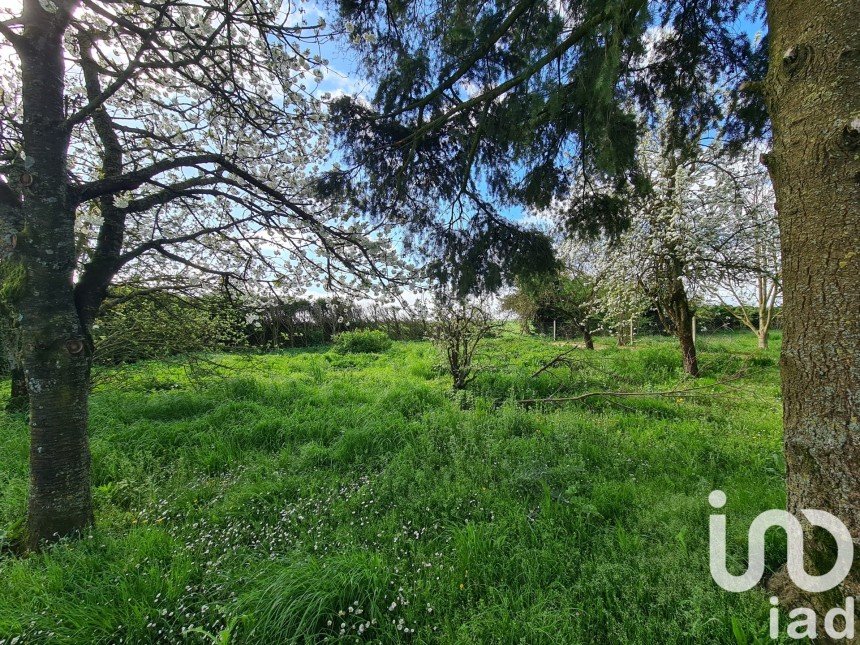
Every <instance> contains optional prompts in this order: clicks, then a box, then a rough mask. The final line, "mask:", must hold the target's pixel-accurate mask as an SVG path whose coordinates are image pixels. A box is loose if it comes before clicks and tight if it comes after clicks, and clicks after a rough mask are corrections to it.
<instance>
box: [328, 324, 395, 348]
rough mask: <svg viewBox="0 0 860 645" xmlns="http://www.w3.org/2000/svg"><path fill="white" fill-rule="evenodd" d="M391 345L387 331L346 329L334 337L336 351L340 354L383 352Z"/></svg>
mask: <svg viewBox="0 0 860 645" xmlns="http://www.w3.org/2000/svg"><path fill="white" fill-rule="evenodd" d="M390 347H391V339H390V338H389V337H388V336H387V335H386V334H385V332H382V331H377V330H371V329H362V330H358V331H345V332H342V333H340V334H338V335H337V336H335V337H334V347H333V349H334V351H336V352H337V353H338V354H362V353H381V352H384V351H386V350H387V349H389V348H390Z"/></svg>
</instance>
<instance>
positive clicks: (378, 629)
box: [0, 335, 785, 644]
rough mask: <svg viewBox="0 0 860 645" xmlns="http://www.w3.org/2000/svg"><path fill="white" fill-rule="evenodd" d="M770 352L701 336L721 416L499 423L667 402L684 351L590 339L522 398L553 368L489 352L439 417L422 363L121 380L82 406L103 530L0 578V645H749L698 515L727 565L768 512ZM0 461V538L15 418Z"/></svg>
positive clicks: (683, 404) (328, 364)
mask: <svg viewBox="0 0 860 645" xmlns="http://www.w3.org/2000/svg"><path fill="white" fill-rule="evenodd" d="M778 346H779V342H778V338H777V339H776V340H775V342H773V343H772V349H770V350H768V351H766V352H763V353H762V352H758V351H756V350H755V348H754V347H755V344H754V338H753V337H752V335H715V336H705V337H703V338H701V340H700V351H701V363H702V367H703V372H704V376H703V378H702V379H700V383H702V384H712V383H714V382H716V381H717V380H719V379H722V378H725V377H727V376H728V375H731V374H734V373H736V372H737V371H738V370H741V369H745V370H746V371H745V372H744V373H743V376H741V377H740V378H739V379H737V380H735V381H733V382H732V384H731V385H732V387H731V388H730V389H727V390H726V391H725V392H724V394H723V395H720V396H710V395H708V396H702V397H698V398H683V397H638V398H627V399H623V400H618V401H613V400H609V399H601V398H596V399H589V400H588V401H584V402H581V403H574V404H568V405H565V406H544V407H537V408H529V409H523V408H522V407H521V406H518V405H517V404H516V403H515V402H514V400H513V399H517V398H536V397H546V396H552V395H556V396H564V395H572V394H577V393H581V392H585V391H592V390H607V389H608V390H629V391H642V390H661V389H673V388H674V387H677V386H678V385H679V383H681V386H682V387H683V386H685V385H686V384H685V383H683V382H682V379H681V374H680V368H681V365H680V358H679V356H678V352H677V349H676V347H675V345H674V343H673V342H672V341H671V340H670V339H656V338H655V339H647V340H645V341H643V342H639V343H637V345H636V346H635V347H634V348H632V349H625V348H622V349H619V348H615V347H614V346H612V342H611V341H609V340H607V339H600V340H599V343H598V350H597V351H596V352H595V353H593V354H587V353H586V352H585V351H577V352H574V353H573V354H572V355H571V358H574V359H576V360H575V362H574V363H573V364H572V366H571V367H570V368H567V367H564V368H559V369H555V370H552V371H548V372H545V373H543V374H541V375H540V376H538V377H536V378H532V377H531V376H530V375H531V374H532V373H534V372H535V371H536V370H537V369H538V368H539V367H540V366H541V365H542V364H543V363H544V362H545V361H546V360H548V359H550V358H552V357H553V356H555V355H556V354H558V353H559V352H560V351H562V350H563V349H564V348H565V347H566V346H565V345H564V344H563V343H557V344H553V343H550V342H547V341H545V340H543V339H539V338H522V337H519V336H515V335H510V336H504V337H502V338H496V339H491V340H489V341H488V342H487V344H486V346H485V347H484V349H483V351H482V352H481V353H480V362H481V364H483V365H484V366H486V367H487V369H486V370H485V371H484V372H482V373H481V375H480V376H479V378H478V379H477V380H476V381H475V383H474V384H473V387H472V388H471V389H470V391H469V393H468V394H467V395H465V396H464V397H459V398H457V399H456V400H455V399H454V398H453V397H451V396H450V394H449V392H448V382H447V380H446V379H445V377H444V374H443V373H442V371H441V370H440V368H439V358H438V356H437V354H436V352H435V350H434V348H433V347H432V346H430V345H429V344H426V343H396V344H395V345H394V347H393V348H391V349H390V350H388V351H387V352H385V353H383V354H374V355H371V354H348V355H337V354H333V353H330V352H326V351H325V350H324V349H316V350H308V351H291V352H285V353H282V354H277V355H266V356H259V357H255V358H253V359H251V361H250V362H249V361H247V360H243V359H239V358H235V359H228V360H232V361H233V362H234V364H235V366H236V367H237V371H236V372H234V373H230V374H229V375H228V376H226V377H222V378H220V379H214V378H209V379H208V380H204V381H203V382H202V383H200V382H197V383H194V384H192V383H190V382H189V381H188V380H187V378H186V376H185V374H184V371H183V370H182V368H181V367H179V366H176V365H170V364H167V363H149V364H138V365H135V366H130V367H127V368H124V372H123V378H122V379H119V380H116V379H114V380H113V381H111V383H110V385H109V386H107V385H106V386H104V387H102V388H101V389H99V390H97V391H96V392H95V393H94V395H93V396H92V408H91V428H92V429H91V435H92V454H93V480H94V493H95V503H96V513H97V518H98V527H97V528H96V529H94V530H93V531H92V532H91V534H90V535H88V536H86V537H85V538H84V539H82V540H79V541H76V542H72V543H63V544H60V545H57V546H55V547H52V548H50V549H48V550H47V551H46V552H44V553H43V554H40V555H34V556H30V557H28V558H18V557H15V556H12V555H10V554H9V553H8V552H6V553H4V554H3V555H0V581H2V593H0V642H3V640H4V639H6V641H7V643H8V642H9V641H10V640H11V639H12V638H14V637H16V636H21V637H22V641H21V642H28V643H41V642H45V643H47V642H51V643H55V642H58V643H63V642H66V643H107V642H126V643H129V642H130V643H146V642H179V641H183V642H211V641H215V640H217V641H218V642H235V643H278V642H292V641H295V642H320V641H324V642H325V641H339V640H343V641H344V642H355V641H356V640H358V641H361V642H384V643H389V642H398V641H403V642H425V643H426V642H446V643H453V642H457V643H490V642H501V643H519V642H522V643H543V642H546V643H598V642H606V643H643V644H645V643H699V642H716V643H735V642H754V641H755V640H756V639H758V638H763V634H765V629H766V625H767V612H768V608H769V605H768V602H767V597H766V595H765V593H764V592H763V591H762V590H753V591H750V592H747V593H744V594H731V593H727V592H725V591H723V590H721V589H719V588H718V587H717V586H716V584H715V583H714V582H713V581H712V580H711V578H710V575H709V573H708V562H707V557H708V556H707V553H708V542H707V532H708V528H707V527H708V514H709V512H710V511H711V509H710V507H709V506H708V504H707V495H708V493H709V492H710V491H711V490H712V489H714V488H721V489H723V490H725V491H726V492H727V493H728V496H729V503H728V506H727V512H728V513H729V529H730V541H731V544H730V547H729V550H730V553H731V554H732V555H733V557H735V559H736V560H737V562H736V564H737V565H738V567H741V565H742V562H743V559H744V554H745V552H746V542H745V533H746V527H748V526H749V522H750V521H751V519H752V518H753V517H754V516H755V515H757V514H758V513H759V512H761V511H763V510H765V509H767V508H772V507H781V506H783V505H784V487H783V483H782V478H783V468H784V467H783V464H782V461H781V457H780V454H781V447H780V443H781V424H780V401H779V378H778V368H777V358H778ZM5 389H6V388H5V386H4V390H5ZM0 454H2V455H3V460H2V464H0V531H2V532H3V534H5V535H6V536H7V539H8V538H9V537H11V536H14V535H15V534H16V533H17V532H18V531H20V526H21V521H22V518H23V515H24V508H25V503H26V487H27V470H26V469H27V466H26V455H27V431H26V426H25V420H24V419H23V417H21V416H3V417H2V419H0ZM0 539H3V538H0ZM784 553H785V548H784V544H782V545H781V544H779V543H778V540H777V541H775V543H774V544H769V549H768V562H769V565H770V566H771V567H776V566H778V565H779V564H781V562H782V560H781V559H780V558H784ZM341 634H343V636H341ZM745 639H747V640H746V641H745Z"/></svg>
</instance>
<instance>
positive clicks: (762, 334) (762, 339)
mask: <svg viewBox="0 0 860 645" xmlns="http://www.w3.org/2000/svg"><path fill="white" fill-rule="evenodd" d="M768 335H769V332H768V331H767V330H763V331H759V333H758V348H759V349H767V341H768Z"/></svg>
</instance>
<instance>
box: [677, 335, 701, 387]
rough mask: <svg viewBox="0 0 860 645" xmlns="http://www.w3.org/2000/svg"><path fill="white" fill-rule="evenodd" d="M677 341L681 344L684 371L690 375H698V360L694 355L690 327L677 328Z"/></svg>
mask: <svg viewBox="0 0 860 645" xmlns="http://www.w3.org/2000/svg"><path fill="white" fill-rule="evenodd" d="M677 336H678V342H679V343H680V344H681V357H682V358H683V361H684V372H686V373H687V374H689V375H690V376H698V375H699V361H698V358H697V357H696V343H695V341H693V330H692V327H690V328H687V329H680V328H679V329H678V332H677Z"/></svg>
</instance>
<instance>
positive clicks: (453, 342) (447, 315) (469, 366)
mask: <svg viewBox="0 0 860 645" xmlns="http://www.w3.org/2000/svg"><path fill="white" fill-rule="evenodd" d="M435 309H436V311H435V321H434V322H432V323H431V324H430V338H431V339H432V340H433V342H434V343H435V344H436V346H437V347H439V349H440V350H441V351H442V352H443V354H444V355H445V362H446V365H447V367H448V373H449V374H450V375H451V379H452V381H453V383H452V385H453V387H454V389H455V390H465V389H466V386H467V385H468V384H469V383H471V382H472V381H473V380H474V379H475V377H476V376H477V373H476V372H475V369H474V358H475V351H476V350H477V349H478V345H479V344H480V342H481V341H482V340H483V339H484V338H486V337H487V336H488V335H489V334H491V333H492V332H493V330H494V329H496V328H498V327H499V324H500V323H498V322H497V321H494V320H493V319H492V317H491V313H490V310H489V307H488V306H487V304H486V303H485V302H484V301H481V300H476V299H469V298H456V297H453V296H450V295H437V296H436V302H435Z"/></svg>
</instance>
